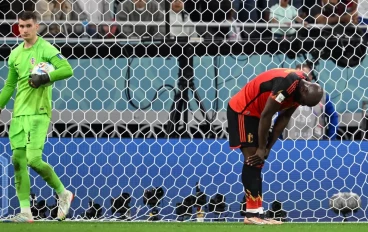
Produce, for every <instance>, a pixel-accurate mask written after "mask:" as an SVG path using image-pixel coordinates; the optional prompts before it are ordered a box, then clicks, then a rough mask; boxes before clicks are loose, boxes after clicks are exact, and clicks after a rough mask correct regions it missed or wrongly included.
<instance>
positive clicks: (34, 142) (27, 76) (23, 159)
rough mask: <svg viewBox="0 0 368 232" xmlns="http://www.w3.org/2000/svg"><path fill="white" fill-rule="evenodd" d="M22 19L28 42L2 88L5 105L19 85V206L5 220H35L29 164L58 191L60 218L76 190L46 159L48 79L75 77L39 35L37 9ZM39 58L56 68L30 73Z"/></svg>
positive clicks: (15, 124) (14, 138)
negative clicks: (13, 213) (18, 209)
mask: <svg viewBox="0 0 368 232" xmlns="http://www.w3.org/2000/svg"><path fill="white" fill-rule="evenodd" d="M18 23H19V32H20V34H21V36H22V38H23V39H24V42H23V43H21V44H20V45H19V46H18V47H17V48H15V49H14V50H12V52H11V54H10V57H9V61H8V66H9V73H8V77H7V80H6V82H5V86H4V87H3V89H2V90H1V93H0V109H4V107H5V105H6V104H7V103H8V101H9V99H10V98H11V96H12V95H13V92H14V90H15V88H16V87H17V94H16V97H15V102H14V109H13V113H12V119H11V123H10V129H9V139H10V145H11V149H12V163H13V165H14V172H15V188H16V193H17V196H18V200H19V204H20V209H21V212H20V213H18V214H16V215H15V216H14V217H12V218H10V219H7V220H5V221H4V222H33V217H32V213H31V209H30V200H29V196H30V178H29V174H28V169H27V166H29V167H31V168H32V169H33V170H34V171H35V172H37V173H38V174H39V175H40V176H41V177H42V178H43V179H44V180H45V181H46V182H47V184H48V185H49V186H51V187H52V188H53V189H54V190H55V192H56V193H57V194H58V196H59V204H58V207H59V208H58V214H57V217H58V220H64V219H65V217H66V216H67V214H68V212H69V208H70V204H71V202H72V200H73V198H74V195H73V193H72V192H70V191H68V190H66V189H65V188H64V185H63V184H62V183H61V181H60V179H59V177H58V176H57V175H56V173H55V172H54V170H53V168H52V167H51V166H50V165H49V164H47V163H45V162H44V161H43V160H42V150H43V148H44V143H45V139H46V136H47V131H48V127H49V125H50V120H51V99H52V98H51V93H52V87H51V86H50V84H51V83H52V82H55V81H59V80H63V79H66V78H69V77H71V76H72V75H73V70H72V67H71V66H70V64H69V63H68V61H67V60H66V59H65V58H64V57H63V56H62V55H61V54H60V52H59V51H58V50H57V49H56V48H55V47H54V46H52V45H51V44H50V43H49V42H47V41H46V40H44V39H42V38H40V37H38V36H37V29H38V27H39V25H38V23H37V18H36V15H35V14H34V13H33V12H28V11H25V12H23V13H22V14H21V15H19V18H18ZM40 62H49V63H51V64H52V65H53V66H54V67H55V71H53V72H51V73H49V74H42V75H38V74H31V72H32V69H33V67H34V66H36V65H37V64H39V63H40ZM0 112H1V111H0Z"/></svg>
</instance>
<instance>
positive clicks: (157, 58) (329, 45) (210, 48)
mask: <svg viewBox="0 0 368 232" xmlns="http://www.w3.org/2000/svg"><path fill="white" fill-rule="evenodd" d="M35 2H36V3H35ZM287 2H289V3H287ZM303 2H305V3H303ZM323 2H325V1H323ZM327 2H328V1H327ZM333 2H334V1H330V4H321V3H320V1H298V0H293V1H266V0H263V1H255V0H249V1H248V0H247V1H234V2H232V1H230V0H221V1H212V0H210V1H202V0H199V1H192V0H186V1H181V0H173V1H165V0H157V1H156V0H122V1H113V0H106V1H105V0H94V1H86V0H62V1H51V2H50V1H46V0H39V1H10V0H5V1H1V3H0V6H1V7H0V12H1V17H2V22H1V24H0V30H1V31H0V32H1V34H2V36H1V40H2V43H1V45H0V83H1V84H0V86H1V87H3V86H4V83H5V81H6V78H7V72H8V64H7V60H8V58H9V54H10V51H11V49H14V48H15V47H16V46H17V45H19V44H20V43H21V41H22V39H21V38H20V36H19V30H18V28H17V15H18V14H19V13H20V12H21V11H23V10H32V11H36V12H37V14H38V17H39V22H40V28H39V31H38V33H39V34H40V35H41V36H43V37H44V38H45V39H47V40H48V41H50V42H51V43H52V44H53V45H55V46H56V47H57V48H58V49H60V51H61V53H62V54H63V56H65V57H66V58H67V59H68V61H69V63H70V64H71V65H72V67H73V70H74V75H73V77H72V78H70V79H68V80H66V81H59V82H56V83H55V84H54V85H53V107H54V109H53V116H52V123H51V126H50V128H49V133H48V137H47V140H46V144H45V149H44V153H43V158H44V160H45V161H47V162H48V163H49V164H50V165H52V166H53V167H54V169H55V171H56V173H57V174H58V176H60V178H61V180H62V182H63V183H64V185H65V186H66V188H67V189H69V190H71V191H72V192H74V193H75V195H76V197H75V200H74V201H73V203H72V207H71V211H70V214H69V215H68V218H69V219H72V220H90V219H98V220H132V221H135V220H173V221H176V220H180V221H181V220H199V221H202V220H204V221H212V220H222V221H238V220H240V221H241V220H242V218H243V217H244V190H243V186H242V183H241V177H240V176H241V171H242V166H243V156H242V154H241V152H240V151H239V150H231V149H230V148H229V144H228V140H227V138H228V132H227V129H228V128H227V121H226V108H227V104H228V101H229V99H230V98H231V96H233V95H234V94H235V93H236V92H237V91H239V90H240V89H241V88H242V87H243V86H244V85H245V84H246V83H247V82H249V81H250V80H252V79H253V78H254V77H256V76H257V75H258V74H260V73H262V72H264V71H266V70H269V69H272V68H295V67H296V66H297V65H299V64H305V63H308V64H309V69H310V70H311V72H310V73H308V74H309V76H311V78H312V77H315V78H314V80H312V81H318V83H319V84H320V85H321V86H322V87H323V89H324V90H325V92H326V94H327V95H326V96H325V97H324V98H323V101H322V102H321V103H320V104H319V105H318V106H317V108H308V107H307V108H301V110H300V111H299V112H298V114H297V115H293V120H292V125H288V128H287V129H286V130H285V133H286V132H290V133H289V136H287V135H286V134H285V133H284V134H283V136H282V137H280V140H279V141H277V143H276V144H275V146H274V147H273V148H272V152H271V155H270V157H269V158H268V160H267V162H266V163H265V166H264V168H263V172H262V173H263V174H262V175H263V207H264V211H265V213H266V214H267V216H268V217H277V218H283V219H285V220H287V221H291V222H314V221H326V222H333V221H342V220H345V219H347V220H349V221H365V220H366V218H367V215H366V212H367V210H368V208H367V203H368V202H367V192H368V184H367V173H368V161H367V152H368V143H367V142H366V141H365V140H366V138H367V135H366V133H365V132H366V130H367V128H368V125H367V117H368V116H367V115H366V110H367V107H368V79H367V72H366V71H367V70H366V67H368V60H367V58H366V37H367V35H366V34H365V31H366V24H365V23H366V22H368V15H366V14H365V10H366V9H368V7H367V5H368V2H367V1H366V0H359V1H358V4H356V2H357V1H353V0H351V1H341V3H339V4H337V5H334V4H333ZM288 4H289V5H288ZM307 61H308V62H307ZM13 99H14V98H12V99H11V100H10V102H9V103H8V105H7V106H6V109H3V110H2V112H1V122H2V124H1V128H2V131H1V137H0V143H1V145H2V146H1V147H0V180H1V181H0V183H1V188H0V192H1V194H0V197H1V200H0V208H1V211H0V217H1V218H5V217H8V216H10V215H13V214H14V213H17V212H19V209H20V208H19V204H18V200H17V197H16V192H15V187H14V186H15V184H14V181H15V180H14V167H13V165H12V164H11V154H12V153H11V150H10V144H9V138H8V131H9V126H10V121H11V112H12V109H13ZM305 112H309V113H305ZM313 120H315V121H317V122H316V123H314V121H313ZM318 126H319V128H317V129H320V133H321V137H319V138H318V139H316V138H315V137H314V135H313V136H309V134H308V133H310V132H305V134H304V132H303V131H304V129H305V128H312V131H313V133H314V132H315V131H316V127H318ZM306 131H310V130H306ZM313 133H312V134H313ZM247 136H252V135H247ZM305 136H307V137H308V136H309V137H308V139H305ZM29 172H30V176H31V196H30V201H31V204H32V210H33V212H34V213H35V215H36V216H37V219H44V220H48V219H52V218H54V217H55V212H56V211H55V209H57V205H56V198H55V192H54V191H53V190H52V189H51V188H50V187H49V186H48V185H46V183H45V182H44V181H43V180H42V178H41V177H40V176H38V175H37V174H36V173H35V172H34V171H33V170H31V169H30V170H29Z"/></svg>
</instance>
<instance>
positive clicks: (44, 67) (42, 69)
mask: <svg viewBox="0 0 368 232" xmlns="http://www.w3.org/2000/svg"><path fill="white" fill-rule="evenodd" d="M54 70H55V67H54V66H53V65H52V64H50V63H47V62H41V63H39V64H37V65H36V66H34V68H33V70H32V74H38V75H41V74H45V73H50V72H52V71H54Z"/></svg>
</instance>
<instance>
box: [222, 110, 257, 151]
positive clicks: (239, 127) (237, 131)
mask: <svg viewBox="0 0 368 232" xmlns="http://www.w3.org/2000/svg"><path fill="white" fill-rule="evenodd" d="M227 122H228V133H229V144H230V148H232V149H236V148H240V147H258V125H259V118H258V117H254V116H246V115H243V114H239V113H237V112H235V111H234V110H233V109H231V107H230V105H228V106H227Z"/></svg>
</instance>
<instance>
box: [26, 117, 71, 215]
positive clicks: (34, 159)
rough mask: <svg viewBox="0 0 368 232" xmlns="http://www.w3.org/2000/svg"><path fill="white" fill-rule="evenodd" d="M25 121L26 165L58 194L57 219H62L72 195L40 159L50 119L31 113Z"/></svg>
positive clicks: (66, 212) (49, 167) (68, 207)
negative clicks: (26, 138) (26, 139)
mask: <svg viewBox="0 0 368 232" xmlns="http://www.w3.org/2000/svg"><path fill="white" fill-rule="evenodd" d="M26 121H27V124H26V125H28V126H29V127H28V128H27V127H26V128H25V129H26V132H27V134H28V144H27V150H26V152H27V160H28V165H29V166H30V167H31V168H32V169H33V170H34V171H35V172H37V173H38V174H39V175H40V176H41V177H42V178H43V179H44V180H45V181H46V183H47V184H48V185H50V187H52V188H53V189H54V190H55V191H56V193H57V194H58V196H59V208H58V220H64V219H65V218H66V216H67V215H68V212H69V209H70V205H71V202H72V200H73V198H74V196H73V194H72V193H71V192H70V191H68V190H66V189H65V187H64V185H63V184H62V183H61V181H60V179H59V177H58V176H57V175H56V173H55V171H54V170H53V168H52V167H51V166H50V165H49V164H47V163H46V162H44V161H43V160H42V150H43V147H44V143H45V138H46V136H47V129H48V126H49V124H50V119H49V118H48V116H47V115H33V116H28V117H27V120H26ZM35 125H36V126H35ZM27 129H28V130H27Z"/></svg>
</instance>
